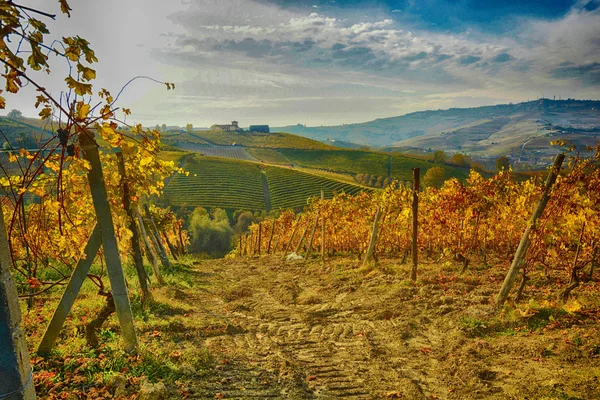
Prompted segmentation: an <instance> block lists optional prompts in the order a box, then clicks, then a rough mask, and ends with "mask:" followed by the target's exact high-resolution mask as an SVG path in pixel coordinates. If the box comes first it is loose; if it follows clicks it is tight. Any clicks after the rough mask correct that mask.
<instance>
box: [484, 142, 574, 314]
mask: <svg viewBox="0 0 600 400" xmlns="http://www.w3.org/2000/svg"><path fill="white" fill-rule="evenodd" d="M564 159H565V155H564V154H562V153H561V154H559V155H557V156H556V158H555V159H554V164H553V165H552V169H550V172H549V173H548V179H546V187H545V188H544V193H543V194H542V198H541V199H540V201H539V203H538V205H537V207H536V209H535V211H534V213H533V215H532V216H531V220H530V221H529V224H528V225H527V228H525V232H523V236H522V237H521V242H520V243H519V247H518V248H517V252H516V253H515V257H514V259H513V262H512V264H511V266H510V269H509V270H508V273H507V274H506V278H504V283H503V284H502V288H501V289H500V292H498V296H496V307H498V308H500V307H502V305H503V304H504V302H505V301H506V298H507V297H508V294H509V292H510V289H511V288H512V286H513V284H514V283H515V278H516V277H517V274H518V273H519V270H520V269H521V267H522V266H523V261H524V260H525V256H526V255H527V249H528V248H529V234H530V233H531V231H532V230H535V229H536V227H537V222H538V220H539V219H540V218H541V216H542V214H543V212H544V209H545V208H546V205H547V204H548V201H549V200H550V189H552V186H553V185H554V182H556V177H557V176H558V173H559V172H560V167H561V166H562V163H563V161H564Z"/></svg>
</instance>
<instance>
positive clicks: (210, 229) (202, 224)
mask: <svg viewBox="0 0 600 400" xmlns="http://www.w3.org/2000/svg"><path fill="white" fill-rule="evenodd" d="M189 232H190V235H191V244H190V250H191V252H192V253H206V254H209V255H211V256H213V257H222V256H224V255H225V254H227V253H228V252H229V251H230V250H231V239H232V238H233V229H232V228H231V226H230V225H229V219H228V218H227V213H226V212H225V210H222V209H220V208H217V209H214V210H213V212H212V215H211V214H209V213H208V211H206V209H204V208H202V207H197V208H196V209H195V210H194V211H193V212H192V215H190V219H189Z"/></svg>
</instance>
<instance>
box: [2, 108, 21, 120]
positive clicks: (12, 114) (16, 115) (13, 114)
mask: <svg viewBox="0 0 600 400" xmlns="http://www.w3.org/2000/svg"><path fill="white" fill-rule="evenodd" d="M6 116H7V117H8V118H12V119H23V113H22V112H21V111H19V110H15V109H12V110H10V112H9V113H8V114H7V115H6Z"/></svg>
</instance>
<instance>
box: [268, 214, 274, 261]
mask: <svg viewBox="0 0 600 400" xmlns="http://www.w3.org/2000/svg"><path fill="white" fill-rule="evenodd" d="M274 233H275V220H273V221H271V234H270V235H269V244H267V254H271V242H272V241H273V234H274Z"/></svg>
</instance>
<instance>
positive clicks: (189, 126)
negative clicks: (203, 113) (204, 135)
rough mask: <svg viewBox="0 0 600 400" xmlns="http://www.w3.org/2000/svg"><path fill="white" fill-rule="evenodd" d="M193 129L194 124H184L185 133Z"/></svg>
mask: <svg viewBox="0 0 600 400" xmlns="http://www.w3.org/2000/svg"><path fill="white" fill-rule="evenodd" d="M193 130H194V125H192V124H186V126H185V131H186V132H187V133H192V131H193Z"/></svg>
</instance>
